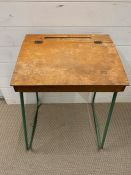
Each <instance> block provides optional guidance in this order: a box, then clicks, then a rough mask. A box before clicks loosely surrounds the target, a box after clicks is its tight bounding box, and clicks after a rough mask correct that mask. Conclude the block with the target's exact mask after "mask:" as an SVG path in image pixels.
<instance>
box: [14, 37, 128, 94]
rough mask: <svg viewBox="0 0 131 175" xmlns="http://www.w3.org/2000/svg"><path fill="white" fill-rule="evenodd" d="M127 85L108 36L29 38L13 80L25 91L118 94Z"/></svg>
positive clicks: (22, 48)
mask: <svg viewBox="0 0 131 175" xmlns="http://www.w3.org/2000/svg"><path fill="white" fill-rule="evenodd" d="M127 85H128V79H127V76H126V73H125V71H124V69H123V66H122V63H121V61H120V57H119V55H118V53H117V51H116V48H115V46H114V44H113V42H112V40H111V38H110V37H109V35H32V34H31V35H26V37H25V39H24V41H23V44H22V47H21V51H20V53H19V56H18V60H17V63H16V66H15V70H14V73H13V76H12V80H11V86H14V89H15V90H16V91H26V92H33V91H41V92H74V91H76V92H90V91H99V92H113V91H117V92H119V91H123V90H124V88H125V86H127Z"/></svg>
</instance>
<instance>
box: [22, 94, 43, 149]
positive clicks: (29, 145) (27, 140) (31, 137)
mask: <svg viewBox="0 0 131 175" xmlns="http://www.w3.org/2000/svg"><path fill="white" fill-rule="evenodd" d="M36 101H37V105H36V112H35V116H34V119H33V125H32V131H31V136H30V139H28V134H27V125H26V113H25V104H24V96H23V92H20V102H21V112H22V123H23V129H24V137H25V147H26V150H29V149H31V148H32V142H33V138H34V134H35V129H36V124H37V117H38V110H39V107H40V105H41V104H40V103H39V97H38V92H36Z"/></svg>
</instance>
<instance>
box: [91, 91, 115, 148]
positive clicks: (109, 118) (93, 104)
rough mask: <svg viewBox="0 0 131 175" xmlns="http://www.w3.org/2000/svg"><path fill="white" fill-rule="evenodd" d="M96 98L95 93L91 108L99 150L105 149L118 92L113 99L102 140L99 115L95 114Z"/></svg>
mask: <svg viewBox="0 0 131 175" xmlns="http://www.w3.org/2000/svg"><path fill="white" fill-rule="evenodd" d="M95 97H96V92H94V95H93V98H92V103H91V106H92V112H93V118H94V124H95V131H96V138H97V146H98V149H103V146H104V143H105V139H106V135H107V131H108V128H109V124H110V121H111V117H112V113H113V109H114V105H115V101H116V97H117V92H114V94H113V97H112V102H111V105H110V109H109V113H108V116H107V120H106V123H105V128H104V132H103V136H102V140H101V136H100V129H99V123H98V119H97V115H96V112H95Z"/></svg>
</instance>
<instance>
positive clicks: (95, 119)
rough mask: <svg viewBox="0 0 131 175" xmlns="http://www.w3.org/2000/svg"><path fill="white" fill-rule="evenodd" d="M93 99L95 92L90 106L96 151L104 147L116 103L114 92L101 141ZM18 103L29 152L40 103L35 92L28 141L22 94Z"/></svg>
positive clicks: (21, 93)
mask: <svg viewBox="0 0 131 175" xmlns="http://www.w3.org/2000/svg"><path fill="white" fill-rule="evenodd" d="M95 97H96V92H94V95H93V98H92V103H91V106H92V112H93V118H94V124H95V131H96V138H97V145H98V149H102V148H103V146H104V143H105V139H106V135H107V131H108V128H109V124H110V120H111V117H112V113H113V109H114V105H115V101H116V97H117V92H114V94H113V97H112V102H111V105H110V109H109V113H108V117H107V120H106V124H105V128H104V133H103V137H102V140H101V136H100V129H99V123H98V119H97V115H96V112H95ZM20 102H21V112H22V123H23V129H24V138H25V147H26V150H29V149H32V143H33V138H34V135H35V129H36V125H37V118H38V110H39V107H40V105H41V104H40V101H39V96H38V92H36V112H35V116H34V119H33V125H32V131H31V135H30V138H29V139H28V134H27V124H26V112H25V104H24V95H23V92H20Z"/></svg>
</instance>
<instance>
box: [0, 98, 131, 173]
mask: <svg viewBox="0 0 131 175" xmlns="http://www.w3.org/2000/svg"><path fill="white" fill-rule="evenodd" d="M33 107H34V106H33V105H28V106H27V114H28V127H29V128H30V125H31V122H30V121H31V116H32V114H33V112H34V111H33V109H34V108H33ZM107 107H108V104H97V106H96V108H97V111H98V115H99V120H100V126H101V128H103V126H104V122H105V119H106V118H105V116H106V110H107ZM4 174H9V175H37V174H38V175H44V174H45V175H107V174H108V175H131V104H130V103H125V104H116V107H115V110H114V114H113V118H112V121H111V125H110V128H109V133H108V135H107V139H106V143H105V147H104V149H103V150H101V151H98V150H97V147H96V137H95V131H94V125H93V122H92V116H91V111H90V105H87V104H45V105H42V106H41V108H40V111H39V117H38V126H37V130H36V134H35V138H34V142H33V150H32V151H29V152H27V151H25V148H24V137H23V129H22V123H21V111H20V106H19V105H7V104H6V103H5V102H4V101H0V175H4Z"/></svg>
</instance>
